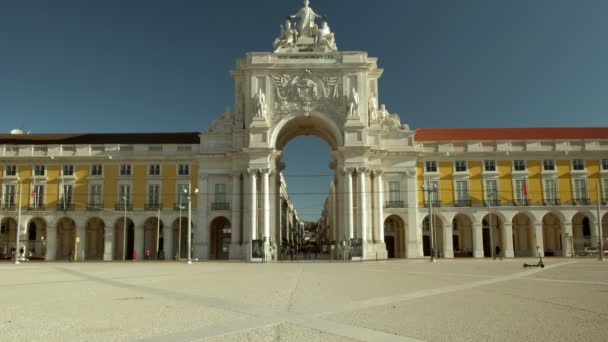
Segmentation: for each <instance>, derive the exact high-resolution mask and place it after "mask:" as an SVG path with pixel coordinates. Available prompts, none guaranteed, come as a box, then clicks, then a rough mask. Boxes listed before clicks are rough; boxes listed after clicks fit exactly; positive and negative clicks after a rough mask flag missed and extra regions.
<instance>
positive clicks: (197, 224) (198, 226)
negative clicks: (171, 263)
mask: <svg viewBox="0 0 608 342" xmlns="http://www.w3.org/2000/svg"><path fill="white" fill-rule="evenodd" d="M198 189H199V194H198V195H194V186H191V187H190V192H191V194H192V195H191V200H192V199H193V198H194V197H193V196H197V198H196V199H197V208H192V218H191V219H192V222H190V224H191V225H193V227H192V234H193V236H192V258H197V259H203V260H207V259H209V238H210V237H211V234H210V232H209V222H208V215H209V209H210V208H211V206H210V205H209V204H210V203H209V202H210V201H209V199H210V198H211V196H210V195H209V194H210V191H209V175H208V174H206V173H204V174H200V173H199V184H198ZM197 213H198V215H197ZM187 214H188V213H186V215H187ZM187 229H188V227H187V226H186V241H188V235H187V234H188V230H187ZM187 244H188V243H187V242H186V245H187ZM187 248H188V247H187V246H186V249H187Z"/></svg>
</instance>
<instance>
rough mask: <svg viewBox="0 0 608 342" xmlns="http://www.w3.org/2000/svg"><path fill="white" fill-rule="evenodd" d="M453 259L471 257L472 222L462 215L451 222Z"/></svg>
mask: <svg viewBox="0 0 608 342" xmlns="http://www.w3.org/2000/svg"><path fill="white" fill-rule="evenodd" d="M452 245H453V248H454V257H455V258H458V257H473V222H472V221H471V219H470V218H469V217H468V216H466V215H463V214H458V215H456V217H454V219H453V220H452Z"/></svg>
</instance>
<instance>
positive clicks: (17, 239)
mask: <svg viewBox="0 0 608 342" xmlns="http://www.w3.org/2000/svg"><path fill="white" fill-rule="evenodd" d="M17 183H18V184H19V204H18V206H19V207H18V208H17V229H16V230H15V231H16V234H17V237H16V239H15V265H19V228H20V227H21V195H22V192H23V184H22V183H21V180H20V179H19V178H17ZM23 253H24V254H25V249H24V250H23Z"/></svg>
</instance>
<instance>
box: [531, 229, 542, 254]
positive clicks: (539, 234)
mask: <svg viewBox="0 0 608 342" xmlns="http://www.w3.org/2000/svg"><path fill="white" fill-rule="evenodd" d="M533 226H534V236H535V240H536V245H534V246H533V247H532V248H534V253H532V255H533V256H538V253H540V255H541V256H545V246H544V243H543V223H542V222H536V223H534V225H533ZM537 246H538V248H536V247H537Z"/></svg>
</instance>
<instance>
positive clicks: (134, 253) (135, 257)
mask: <svg viewBox="0 0 608 342" xmlns="http://www.w3.org/2000/svg"><path fill="white" fill-rule="evenodd" d="M135 260H137V251H133V261H135Z"/></svg>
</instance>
